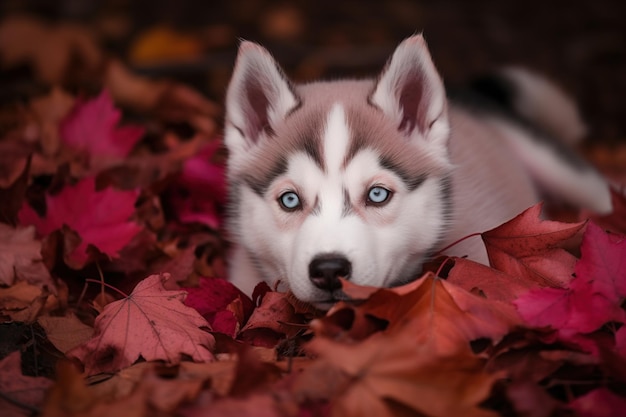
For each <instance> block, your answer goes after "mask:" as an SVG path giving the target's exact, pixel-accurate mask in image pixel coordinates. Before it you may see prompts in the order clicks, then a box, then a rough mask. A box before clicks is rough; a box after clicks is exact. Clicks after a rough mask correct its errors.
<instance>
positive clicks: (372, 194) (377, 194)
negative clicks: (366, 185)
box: [367, 186, 391, 206]
mask: <svg viewBox="0 0 626 417" xmlns="http://www.w3.org/2000/svg"><path fill="white" fill-rule="evenodd" d="M389 198H391V191H389V190H388V189H386V188H384V187H380V186H375V187H372V188H370V189H369V191H368V192H367V203H369V204H371V205H374V206H380V205H383V204H385V203H386V202H387V201H389Z"/></svg>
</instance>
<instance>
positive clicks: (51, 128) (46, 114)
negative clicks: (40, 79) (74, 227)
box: [30, 87, 76, 156]
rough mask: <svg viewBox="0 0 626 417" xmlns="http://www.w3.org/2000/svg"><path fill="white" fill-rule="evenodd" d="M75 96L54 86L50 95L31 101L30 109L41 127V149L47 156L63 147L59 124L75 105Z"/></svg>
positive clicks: (54, 153) (52, 154)
mask: <svg viewBox="0 0 626 417" xmlns="http://www.w3.org/2000/svg"><path fill="white" fill-rule="evenodd" d="M75 101H76V100H75V98H74V97H73V96H72V95H70V94H68V93H67V92H65V91H63V90H62V89H61V88H59V87H54V88H53V89H52V91H50V93H48V95H46V96H43V97H38V98H35V99H33V100H32V101H31V102H30V110H31V112H32V113H33V115H34V116H35V119H36V121H37V125H38V128H39V137H40V138H39V140H40V143H41V150H42V153H43V154H44V155H45V156H54V155H56V154H57V153H58V152H59V148H60V147H61V138H60V137H59V124H60V123H61V120H63V118H65V116H67V115H68V114H69V112H70V110H72V108H73V107H74V103H75Z"/></svg>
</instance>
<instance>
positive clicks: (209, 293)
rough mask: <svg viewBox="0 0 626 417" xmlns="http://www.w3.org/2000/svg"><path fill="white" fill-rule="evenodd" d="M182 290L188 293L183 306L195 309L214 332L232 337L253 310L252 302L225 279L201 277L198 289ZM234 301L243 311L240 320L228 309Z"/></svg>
mask: <svg viewBox="0 0 626 417" xmlns="http://www.w3.org/2000/svg"><path fill="white" fill-rule="evenodd" d="M184 290H185V291H187V293H188V295H187V298H186V299H185V305H187V306H189V307H192V308H194V309H196V311H198V313H200V314H201V315H202V317H204V318H205V319H206V320H207V321H208V322H209V324H210V325H211V328H212V329H213V330H214V331H216V332H220V333H225V334H228V335H230V336H232V337H234V336H235V334H236V333H237V332H238V331H239V326H241V325H242V324H243V322H244V321H245V320H246V319H247V318H248V317H249V316H250V314H251V313H252V310H253V308H254V306H253V304H252V300H250V298H249V297H248V296H247V295H245V294H244V293H242V292H241V291H240V290H239V289H238V288H237V287H235V286H234V285H233V284H231V283H230V282H229V281H226V280H225V279H221V278H205V277H201V278H200V283H199V286H198V287H189V288H184ZM235 300H240V302H241V305H242V310H243V311H242V313H243V314H242V317H241V318H239V317H236V314H235V313H234V312H233V311H232V310H230V309H229V307H230V306H231V303H232V302H233V301H235ZM239 319H241V320H239Z"/></svg>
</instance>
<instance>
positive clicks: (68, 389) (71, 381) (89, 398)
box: [41, 361, 98, 417]
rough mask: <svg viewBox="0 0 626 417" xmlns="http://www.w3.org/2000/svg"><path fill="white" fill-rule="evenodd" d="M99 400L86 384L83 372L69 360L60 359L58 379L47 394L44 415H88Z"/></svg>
mask: <svg viewBox="0 0 626 417" xmlns="http://www.w3.org/2000/svg"><path fill="white" fill-rule="evenodd" d="M97 401H98V399H97V398H96V396H95V395H94V394H93V393H92V392H91V390H89V388H88V387H87V386H86V384H85V381H84V379H83V376H82V375H81V373H80V372H79V371H78V370H77V369H76V368H75V366H74V365H73V364H72V363H70V362H69V361H60V362H59V363H58V364H57V369H56V381H55V382H54V385H53V386H52V388H51V389H50V391H49V392H48V395H46V401H45V404H44V407H43V410H42V413H41V414H42V416H44V417H77V416H81V415H86V414H87V413H88V412H89V410H90V409H91V408H92V407H93V406H94V405H95V403H96V402H97Z"/></svg>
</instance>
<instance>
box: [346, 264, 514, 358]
mask: <svg viewBox="0 0 626 417" xmlns="http://www.w3.org/2000/svg"><path fill="white" fill-rule="evenodd" d="M355 309H359V310H362V312H363V313H364V314H369V315H372V316H375V317H377V318H380V319H384V320H387V321H388V322H389V326H388V328H387V330H386V332H388V333H395V332H406V333H410V334H411V335H412V337H413V338H414V340H415V341H417V342H418V343H420V344H425V345H428V346H429V348H430V349H432V350H433V351H435V352H437V353H438V354H443V355H448V354H454V353H458V352H466V353H469V352H470V344H469V342H470V341H472V340H475V339H479V338H489V339H492V340H494V341H498V340H499V339H500V338H501V337H503V336H504V335H506V334H507V333H508V332H509V331H510V330H511V329H512V328H513V327H514V326H516V325H517V324H518V323H519V317H518V316H517V313H516V312H515V309H514V308H513V307H512V306H511V305H508V304H505V303H502V302H498V301H491V300H486V299H484V298H481V297H478V296H476V295H473V294H471V293H469V292H467V291H465V290H463V289H462V288H460V287H457V286H456V285H454V284H451V283H449V282H446V281H443V280H440V279H437V278H435V276H434V275H433V274H432V273H428V274H426V275H424V276H423V277H422V278H420V279H419V280H417V281H414V282H412V283H410V284H407V285H404V286H401V287H396V288H393V289H380V290H379V291H377V292H376V293H374V294H373V295H372V296H371V297H370V298H369V299H368V300H367V301H366V302H364V303H363V304H362V305H360V306H358V307H355Z"/></svg>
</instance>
